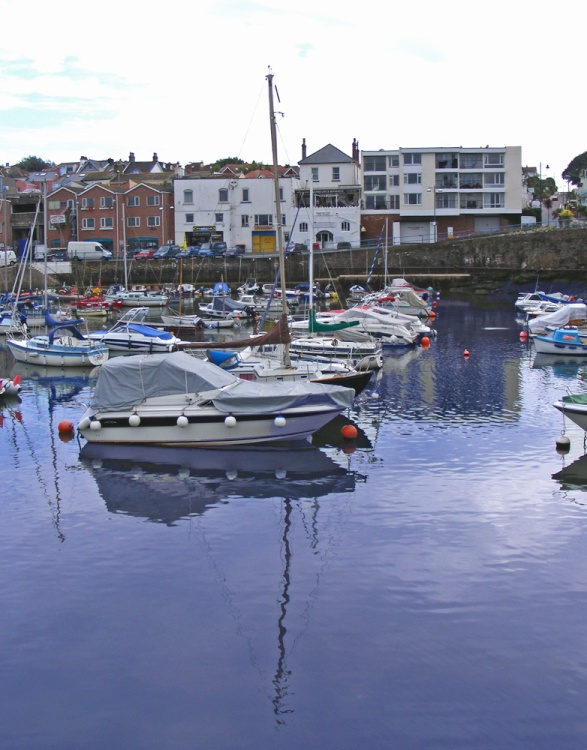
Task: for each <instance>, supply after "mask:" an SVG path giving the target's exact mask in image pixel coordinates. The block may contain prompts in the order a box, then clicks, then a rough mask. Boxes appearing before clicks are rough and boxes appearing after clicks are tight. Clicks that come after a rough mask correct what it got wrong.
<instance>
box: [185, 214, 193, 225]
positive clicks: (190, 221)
mask: <svg viewBox="0 0 587 750" xmlns="http://www.w3.org/2000/svg"><path fill="white" fill-rule="evenodd" d="M185 223H186V224H193V223H194V215H193V214H186V215H185Z"/></svg>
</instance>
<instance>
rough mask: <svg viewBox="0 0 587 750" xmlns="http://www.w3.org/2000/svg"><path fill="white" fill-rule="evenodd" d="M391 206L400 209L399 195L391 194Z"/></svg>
mask: <svg viewBox="0 0 587 750" xmlns="http://www.w3.org/2000/svg"><path fill="white" fill-rule="evenodd" d="M389 207H390V208H395V209H396V210H398V211H399V195H390V196H389Z"/></svg>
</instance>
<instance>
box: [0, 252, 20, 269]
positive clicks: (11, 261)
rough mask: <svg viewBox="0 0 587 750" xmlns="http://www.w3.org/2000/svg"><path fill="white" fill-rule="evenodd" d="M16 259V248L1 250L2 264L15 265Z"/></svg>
mask: <svg viewBox="0 0 587 750" xmlns="http://www.w3.org/2000/svg"><path fill="white" fill-rule="evenodd" d="M16 261H17V258H16V253H15V252H14V250H0V266H14V265H15V264H16Z"/></svg>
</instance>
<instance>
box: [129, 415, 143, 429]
mask: <svg viewBox="0 0 587 750" xmlns="http://www.w3.org/2000/svg"><path fill="white" fill-rule="evenodd" d="M128 423H129V425H130V426H131V427H138V426H139V425H140V423H141V418H140V417H139V415H138V414H131V415H130V417H129V418H128Z"/></svg>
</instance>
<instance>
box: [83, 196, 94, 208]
mask: <svg viewBox="0 0 587 750" xmlns="http://www.w3.org/2000/svg"><path fill="white" fill-rule="evenodd" d="M82 208H94V199H93V198H82Z"/></svg>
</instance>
